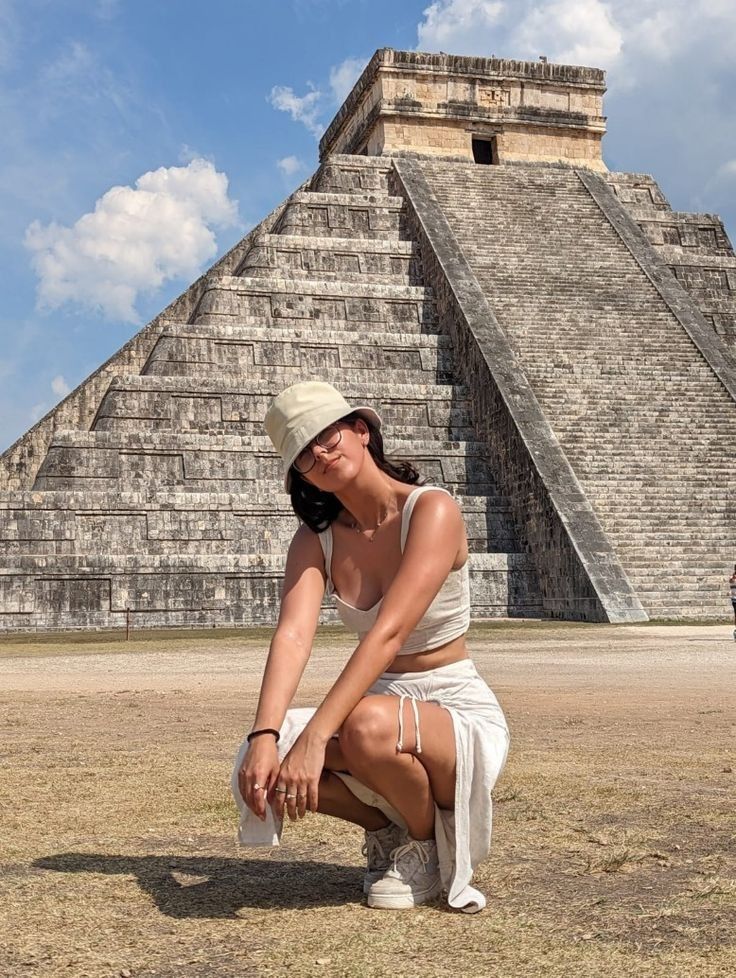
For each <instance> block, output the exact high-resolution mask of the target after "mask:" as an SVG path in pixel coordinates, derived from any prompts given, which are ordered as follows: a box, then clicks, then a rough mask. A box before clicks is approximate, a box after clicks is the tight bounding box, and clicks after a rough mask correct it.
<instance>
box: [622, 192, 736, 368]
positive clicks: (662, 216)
mask: <svg viewBox="0 0 736 978" xmlns="http://www.w3.org/2000/svg"><path fill="white" fill-rule="evenodd" d="M607 181H608V183H609V185H610V187H611V189H612V190H613V191H614V193H615V194H616V196H617V197H618V198H619V200H620V201H621V203H622V204H623V205H624V206H625V207H626V209H627V210H628V211H629V213H630V214H631V216H632V217H633V219H634V220H635V221H636V222H637V224H638V225H639V227H640V228H641V230H642V231H643V232H644V234H645V236H646V238H647V240H648V241H649V242H650V243H651V244H652V245H653V246H654V248H655V249H656V250H657V251H658V252H659V254H660V256H661V258H662V259H663V261H665V262H666V264H667V265H668V266H669V268H670V271H671V272H672V274H673V275H674V276H675V278H676V279H677V281H678V282H679V283H680V285H682V287H683V288H684V289H685V290H686V291H687V292H688V293H689V294H690V295H691V296H692V299H693V301H694V303H695V305H696V306H697V307H698V309H699V310H700V311H701V313H702V314H703V316H704V317H705V319H706V320H707V322H709V323H710V325H711V326H712V327H713V329H714V331H715V332H716V333H717V334H718V336H720V337H721V340H722V341H723V342H724V343H725V344H726V346H728V347H729V348H730V349H731V350H732V351H734V352H736V255H734V252H733V248H732V247H731V242H730V241H729V240H728V235H727V234H726V230H725V228H724V227H723V222H722V221H721V219H720V218H719V217H718V216H717V215H716V214H688V213H683V212H682V211H673V210H672V208H671V207H670V205H669V203H668V201H667V198H666V197H665V196H664V194H663V193H662V191H661V190H660V188H659V186H658V185H657V183H656V181H655V180H654V179H653V177H651V176H649V175H648V174H646V173H609V174H607Z"/></svg>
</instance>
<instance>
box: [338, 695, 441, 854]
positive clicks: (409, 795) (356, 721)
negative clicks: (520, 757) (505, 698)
mask: <svg viewBox="0 0 736 978" xmlns="http://www.w3.org/2000/svg"><path fill="white" fill-rule="evenodd" d="M417 709H418V713H419V727H420V734H421V747H422V750H421V754H417V753H416V749H417V737H416V734H417V732H416V727H415V723H414V715H413V711H412V709H411V704H410V703H409V702H408V701H407V702H405V703H404V740H403V744H402V751H401V752H400V753H399V752H397V749H396V748H397V741H398V734H399V722H398V716H399V698H398V697H396V696H385V695H379V696H366V697H364V698H363V699H362V700H361V701H360V702H359V703H358V705H357V706H356V707H355V709H354V710H353V712H352V713H351V714H350V716H349V717H348V718H347V719H346V720H345V723H344V724H343V725H342V727H341V729H340V736H339V740H340V751H341V753H342V756H343V758H344V760H345V762H346V764H347V768H348V770H349V771H350V773H351V774H353V775H354V777H356V778H357V779H358V780H359V781H362V782H363V784H365V785H366V786H367V787H369V788H372V789H373V791H376V792H378V794H380V795H382V796H383V797H384V798H385V799H386V801H388V802H389V803H390V804H391V805H392V806H393V807H394V808H395V809H396V810H397V811H398V812H400V813H401V815H402V816H403V818H404V820H405V821H406V824H407V827H408V829H409V834H410V835H411V837H412V838H414V839H431V838H432V837H433V836H434V808H435V803H436V804H437V805H438V806H439V807H440V808H452V807H453V806H454V803H455V735H454V729H453V726H452V718H451V716H450V714H449V713H448V712H447V710H445V709H443V708H442V707H441V706H439V705H438V704H437V703H417Z"/></svg>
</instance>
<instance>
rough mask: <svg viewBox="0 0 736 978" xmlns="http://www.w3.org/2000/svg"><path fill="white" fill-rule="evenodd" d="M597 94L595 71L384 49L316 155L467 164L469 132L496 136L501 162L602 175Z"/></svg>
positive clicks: (600, 83)
mask: <svg viewBox="0 0 736 978" xmlns="http://www.w3.org/2000/svg"><path fill="white" fill-rule="evenodd" d="M604 90H605V87H604V73H603V72H602V71H599V70H598V69H592V68H591V69H588V68H577V67H574V66H566V65H549V64H545V63H542V62H523V61H507V60H503V59H498V58H461V57H452V56H449V55H424V54H417V53H412V52H405V51H392V50H390V49H386V50H383V51H378V52H376V54H375V55H374V56H373V58H372V59H371V61H370V63H369V65H368V67H367V68H366V69H365V71H364V72H363V75H362V76H361V78H360V79H359V80H358V82H357V83H356V85H355V88H354V89H353V92H352V93H351V94H350V95H349V96H348V98H347V100H346V102H345V104H344V106H343V107H342V109H341V110H340V112H339V113H338V114H337V116H336V117H335V119H334V121H333V123H332V124H331V125H330V126H329V128H328V129H327V132H326V133H325V136H324V138H323V140H322V142H321V143H320V152H321V154H322V158H323V159H324V158H327V156H328V155H330V154H333V153H365V154H367V155H370V156H373V155H391V154H392V153H396V152H398V153H407V152H409V153H411V152H417V153H422V154H426V155H432V156H454V157H460V158H465V159H472V158H473V152H472V137H473V135H476V136H479V137H481V138H483V137H495V139H496V152H497V156H498V161H499V162H503V161H505V160H535V161H539V162H558V161H566V162H570V161H575V162H576V163H577V164H578V165H585V166H589V167H591V168H593V169H598V170H605V169H606V167H605V164H604V163H603V160H602V158H601V151H600V142H601V137H602V135H603V133H604V132H605V119H604V118H603V116H602V99H603V92H604Z"/></svg>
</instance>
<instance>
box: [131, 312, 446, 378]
mask: <svg viewBox="0 0 736 978" xmlns="http://www.w3.org/2000/svg"><path fill="white" fill-rule="evenodd" d="M452 363H453V354H452V346H451V342H450V339H449V337H447V336H441V335H437V334H424V333H380V332H371V333H366V334H356V333H355V332H347V331H338V330H321V329H319V328H318V327H316V326H314V325H312V324H311V323H310V324H307V325H304V326H301V327H300V328H295V329H293V330H289V331H286V330H279V331H275V330H274V329H269V328H266V327H263V326H237V325H229V324H228V325H225V326H220V327H219V328H218V327H212V326H202V325H199V324H173V323H172V324H169V325H167V326H166V327H165V328H164V330H163V332H162V333H161V335H160V337H159V339H158V341H157V343H156V345H155V346H154V348H153V350H152V351H151V354H150V356H149V358H148V360H147V361H146V364H145V365H144V367H143V370H142V373H143V374H144V375H156V376H164V375H165V376H172V375H174V376H184V375H189V376H191V375H195V376H202V375H205V376H206V375H210V374H211V373H212V372H214V373H215V374H216V376H217V377H220V378H223V379H227V380H228V384H229V383H230V382H231V381H233V380H235V377H234V376H231V375H236V377H237V379H238V381H239V382H240V383H242V382H243V379H244V378H245V377H248V378H249V379H250V378H251V377H252V376H253V375H254V374H258V373H259V371H260V370H262V369H267V370H268V369H273V368H278V369H282V368H299V369H301V370H302V371H304V373H305V376H306V375H307V374H308V373H311V372H314V371H315V370H317V371H321V370H322V369H323V368H335V369H337V368H341V369H347V370H349V372H350V375H351V377H355V373H354V372H355V371H356V370H358V371H359V370H370V371H374V372H375V371H381V372H382V373H385V372H386V371H389V372H390V371H392V370H394V369H396V368H399V369H402V370H405V371H406V370H410V369H412V370H415V371H417V372H418V374H419V375H420V376H421V375H422V374H424V375H425V379H427V380H437V381H439V382H444V383H446V382H447V379H448V378H449V377H450V376H451V373H452ZM427 375H431V376H427ZM370 376H373V377H375V376H376V374H375V373H372V374H369V377H370ZM355 379H357V377H356V378H355Z"/></svg>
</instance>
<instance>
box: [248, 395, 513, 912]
mask: <svg viewBox="0 0 736 978" xmlns="http://www.w3.org/2000/svg"><path fill="white" fill-rule="evenodd" d="M265 427H266V431H267V433H268V435H269V437H270V439H271V441H272V442H273V444H274V446H275V448H276V450H277V451H278V453H279V454H280V455H281V458H282V460H283V473H284V479H285V483H286V490H287V491H288V492H289V493H290V494H291V502H292V506H293V508H294V511H295V513H296V515H297V516H298V517H299V520H300V521H301V525H300V526H299V528H298V529H297V530H296V532H295V534H294V537H293V539H292V541H291V545H290V547H289V552H288V556H287V558H286V570H285V573H284V582H283V588H282V594H281V608H280V613H279V619H278V624H277V626H276V630H275V632H274V635H273V638H272V640H271V647H270V650H269V654H268V661H267V663H266V669H265V673H264V676H263V682H262V685H261V694H260V699H259V701H258V708H257V710H256V715H255V723H254V729H253V730H251V732H250V733H249V734H248V736H247V738H246V741H245V743H244V744H243V745H242V747H241V749H240V752H239V754H238V758H237V760H236V763H235V769H234V771H233V793H234V795H235V800H236V801H237V803H238V807H239V808H240V812H241V823H240V833H239V837H240V841H241V842H242V843H243V844H244V845H277V844H278V841H279V836H280V834H281V827H282V820H283V818H284V817H285V816H288V817H289V818H290V819H291V820H292V821H295V820H296V819H297V818H303V817H304V815H305V814H306V813H307V812H308V811H309V812H321V813H322V814H325V815H332V816H333V817H335V818H341V819H344V820H346V821H348V822H353V823H354V824H356V825H359V826H361V827H362V828H363V829H364V830H365V844H364V848H363V851H364V853H365V855H366V856H367V859H368V865H367V866H366V872H365V877H364V880H363V892H364V893H365V894H366V896H367V902H368V906H370V907H377V908H380V909H387V910H398V909H401V908H404V907H407V908H408V907H414V906H416V905H418V904H421V903H426V902H427V901H428V900H432V899H434V898H435V897H436V896H438V895H439V894H440V893H441V892H442V890H443V889H444V890H446V891H447V900H448V903H449V904H450V906H452V907H455V908H457V909H460V910H464V911H465V912H466V913H474V912H475V911H477V910H481V909H482V908H483V907H484V906H485V902H486V901H485V897H484V896H483V894H482V893H480V892H479V891H478V890H476V889H474V888H473V887H472V886H471V885H470V881H471V878H472V875H473V870H474V869H475V867H476V866H477V865H478V863H479V862H480V860H482V859H484V858H485V857H486V855H487V853H488V849H489V846H490V841H491V788H492V787H493V784H494V782H495V781H496V778H497V777H498V775H499V772H500V771H501V769H502V767H503V765H504V761H505V760H506V752H507V750H508V744H509V734H508V728H507V726H506V721H505V719H504V715H503V712H502V711H501V707H500V706H499V704H498V701H497V700H496V697H495V696H494V695H493V693H492V692H491V690H490V689H489V688H488V686H487V685H486V683H485V681H484V680H483V679H482V678H481V676H480V675H479V674H478V672H477V671H476V668H475V665H474V664H473V662H472V660H471V659H470V658H469V656H468V649H467V646H466V643H465V632H466V631H467V629H468V625H469V623H470V588H469V580H468V542H467V538H466V534H465V524H464V522H463V517H462V514H461V512H460V508H459V506H458V504H457V502H456V501H455V500H454V499H453V498H452V496H451V495H450V494H449V493H448V492H447V490H446V489H442V488H441V487H440V486H430V485H418V484H417V483H418V482H419V473H418V472H417V470H416V469H415V468H414V467H413V466H412V465H410V464H409V463H408V462H402V461H396V460H391V459H388V458H386V457H385V456H384V453H383V439H382V436H381V431H380V429H381V419H380V418H379V416H378V415H377V414H376V412H375V411H374V410H373V409H372V408H368V407H364V406H360V407H357V408H356V407H351V406H350V405H349V404H348V402H347V401H346V400H345V398H344V397H343V396H342V395H341V394H340V393H339V392H338V391H336V390H335V388H334V387H332V385H331V384H326V383H322V382H317V381H305V382H302V383H298V384H294V385H293V386H292V387H288V388H287V389H286V390H285V391H283V392H282V393H281V394H279V396H278V397H277V398H276V399H275V401H274V402H273V404H272V405H271V407H270V408H269V410H268V413H267V414H266V419H265ZM338 592H339V593H338ZM325 593H327V594H332V595H334V598H335V601H336V604H337V610H338V612H339V614H340V617H341V618H342V620H343V622H344V623H345V624H346V625H347V626H348V627H349V628H350V629H351V630H353V631H356V632H357V633H358V641H357V646H356V647H355V650H354V651H353V653H352V655H351V656H350V657H349V658H348V659H347V662H346V663H345V664H344V666H343V668H342V670H341V671H340V673H339V675H338V677H337V679H336V680H335V682H334V683H333V684H332V687H331V688H330V690H329V692H328V693H327V695H326V696H325V698H324V699H323V700H322V703H321V704H320V705H319V706H318V707H317V708H316V709H313V708H307V709H289V706H290V704H291V702H292V700H293V698H294V694H295V693H296V691H297V687H298V685H299V680H300V679H301V676H302V673H303V671H304V668H305V666H306V664H307V660H308V659H309V657H310V654H311V651H312V641H313V638H314V634H315V631H316V629H317V624H318V620H319V614H320V607H321V605H322V601H323V599H324V596H325ZM320 854H321V853H320Z"/></svg>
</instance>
